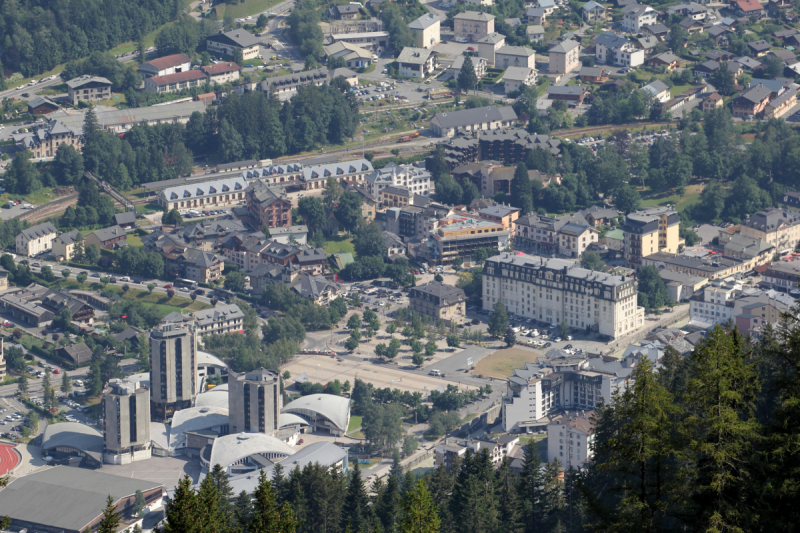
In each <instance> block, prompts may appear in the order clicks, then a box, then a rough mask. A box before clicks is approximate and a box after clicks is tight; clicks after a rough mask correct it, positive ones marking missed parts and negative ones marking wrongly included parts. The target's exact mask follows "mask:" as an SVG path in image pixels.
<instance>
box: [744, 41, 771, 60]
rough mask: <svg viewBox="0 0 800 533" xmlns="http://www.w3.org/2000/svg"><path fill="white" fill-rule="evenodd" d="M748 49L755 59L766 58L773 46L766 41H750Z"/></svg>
mask: <svg viewBox="0 0 800 533" xmlns="http://www.w3.org/2000/svg"><path fill="white" fill-rule="evenodd" d="M747 47H748V48H749V49H750V53H751V54H752V55H753V56H754V57H764V56H765V55H767V52H769V49H770V48H772V44H770V43H768V42H767V41H765V40H764V39H759V40H757V41H750V42H749V43H747Z"/></svg>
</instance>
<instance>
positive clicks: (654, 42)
mask: <svg viewBox="0 0 800 533" xmlns="http://www.w3.org/2000/svg"><path fill="white" fill-rule="evenodd" d="M658 43H659V41H658V39H656V38H655V37H653V36H652V35H646V36H644V37H637V38H636V39H634V40H633V45H634V46H635V47H636V48H638V49H640V50H643V51H644V55H646V56H649V55H652V54H653V52H655V50H656V46H658Z"/></svg>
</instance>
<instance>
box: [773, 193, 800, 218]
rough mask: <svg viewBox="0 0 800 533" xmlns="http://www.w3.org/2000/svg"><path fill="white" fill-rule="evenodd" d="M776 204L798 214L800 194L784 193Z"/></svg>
mask: <svg viewBox="0 0 800 533" xmlns="http://www.w3.org/2000/svg"><path fill="white" fill-rule="evenodd" d="M778 204H779V205H780V206H781V207H783V208H784V209H788V210H789V211H794V212H795V213H800V193H798V192H795V191H786V192H785V193H783V198H781V199H780V200H778Z"/></svg>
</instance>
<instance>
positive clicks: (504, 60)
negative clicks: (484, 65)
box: [494, 46, 536, 69]
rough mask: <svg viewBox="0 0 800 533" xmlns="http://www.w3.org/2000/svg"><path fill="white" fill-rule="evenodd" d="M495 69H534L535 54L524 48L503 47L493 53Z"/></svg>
mask: <svg viewBox="0 0 800 533" xmlns="http://www.w3.org/2000/svg"><path fill="white" fill-rule="evenodd" d="M494 64H495V67H496V68H503V69H504V68H508V67H527V68H530V69H535V68H536V52H535V51H534V50H532V49H530V48H526V47H524V46H504V47H502V48H499V49H498V50H497V51H496V52H495V56H494Z"/></svg>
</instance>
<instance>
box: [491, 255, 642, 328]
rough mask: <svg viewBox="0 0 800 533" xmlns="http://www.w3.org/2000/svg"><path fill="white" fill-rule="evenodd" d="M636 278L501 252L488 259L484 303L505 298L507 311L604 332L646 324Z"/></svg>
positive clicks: (493, 302)
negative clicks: (638, 296)
mask: <svg viewBox="0 0 800 533" xmlns="http://www.w3.org/2000/svg"><path fill="white" fill-rule="evenodd" d="M637 295H638V290H637V282H636V280H635V279H634V278H630V277H625V276H618V275H612V274H606V273H603V272H595V271H592V270H588V269H585V268H580V267H579V266H577V264H576V263H575V262H573V261H569V260H566V259H546V258H543V257H537V256H531V255H526V254H520V253H519V252H515V253H503V254H500V255H497V256H494V257H491V258H489V259H487V260H486V264H485V266H484V269H483V308H484V309H486V310H493V309H494V306H495V305H496V303H497V302H503V304H504V305H505V307H506V309H507V310H508V311H509V312H510V313H514V314H516V315H519V316H523V317H525V318H532V319H535V320H538V321H539V322H545V323H548V324H561V323H563V322H566V323H567V324H568V325H569V326H570V327H572V328H576V329H591V330H594V331H597V332H598V333H600V334H601V335H604V336H605V337H606V338H612V339H613V338H617V337H620V336H622V335H627V334H630V333H632V332H633V331H635V330H636V329H638V328H639V327H641V326H642V325H643V324H644V308H642V307H639V306H637V303H636V302H637Z"/></svg>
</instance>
